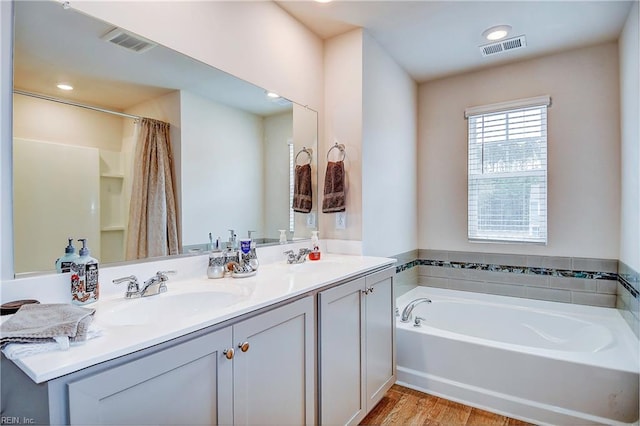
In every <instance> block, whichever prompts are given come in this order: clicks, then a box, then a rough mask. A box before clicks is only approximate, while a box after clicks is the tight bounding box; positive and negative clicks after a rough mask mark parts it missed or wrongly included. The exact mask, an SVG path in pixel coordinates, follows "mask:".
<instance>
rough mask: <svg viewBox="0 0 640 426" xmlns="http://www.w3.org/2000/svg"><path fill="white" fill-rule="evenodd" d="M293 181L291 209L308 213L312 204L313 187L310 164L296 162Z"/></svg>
mask: <svg viewBox="0 0 640 426" xmlns="http://www.w3.org/2000/svg"><path fill="white" fill-rule="evenodd" d="M294 177H295V179H294V183H293V205H292V207H293V211H294V212H298V213H309V212H310V211H311V207H312V206H313V189H312V186H311V165H310V164H303V165H301V166H300V165H297V164H296V171H295V175H294Z"/></svg>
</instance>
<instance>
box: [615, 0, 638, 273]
mask: <svg viewBox="0 0 640 426" xmlns="http://www.w3.org/2000/svg"><path fill="white" fill-rule="evenodd" d="M638 9H639V7H638V2H635V4H634V5H633V8H632V9H631V12H630V13H629V17H628V18H627V22H626V24H625V27H624V30H623V32H622V35H621V36H620V41H619V47H620V97H621V98H620V102H621V104H620V105H621V117H620V118H621V126H620V129H621V150H622V164H621V167H622V191H621V192H622V193H621V207H620V214H621V216H620V260H621V261H623V262H624V263H626V264H627V265H628V266H630V267H631V268H633V269H635V270H636V271H640V124H639V117H640V106H639V103H640V101H639V99H640V84H639V82H638V79H639V78H640V77H639V76H640V60H639V58H638V57H639V56H640V55H639V52H640V42H639V40H640V32H639V30H638V26H639V21H640V16H639V15H640V12H639V10H638Z"/></svg>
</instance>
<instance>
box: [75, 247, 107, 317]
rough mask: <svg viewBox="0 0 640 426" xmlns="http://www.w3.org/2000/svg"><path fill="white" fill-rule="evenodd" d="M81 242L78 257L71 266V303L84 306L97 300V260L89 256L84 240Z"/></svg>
mask: <svg viewBox="0 0 640 426" xmlns="http://www.w3.org/2000/svg"><path fill="white" fill-rule="evenodd" d="M78 241H82V248H81V249H80V257H78V259H77V260H76V261H75V262H74V263H73V265H72V266H71V272H72V274H71V301H72V302H73V303H74V304H76V305H86V304H88V303H93V302H96V301H97V300H98V297H99V295H100V292H99V287H100V284H99V282H98V260H97V259H94V258H93V257H91V256H89V248H88V247H87V240H86V238H79V239H78Z"/></svg>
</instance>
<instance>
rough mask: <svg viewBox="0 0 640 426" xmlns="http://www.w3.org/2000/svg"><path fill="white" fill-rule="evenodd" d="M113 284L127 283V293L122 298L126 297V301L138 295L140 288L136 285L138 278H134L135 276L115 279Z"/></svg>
mask: <svg viewBox="0 0 640 426" xmlns="http://www.w3.org/2000/svg"><path fill="white" fill-rule="evenodd" d="M113 283H114V284H121V283H129V285H128V286H127V292H126V293H125V295H124V297H126V298H127V299H131V298H133V297H137V296H139V295H140V286H139V285H138V278H136V276H135V275H129V276H127V277H122V278H116V279H115V280H113Z"/></svg>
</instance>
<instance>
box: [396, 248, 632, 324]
mask: <svg viewBox="0 0 640 426" xmlns="http://www.w3.org/2000/svg"><path fill="white" fill-rule="evenodd" d="M414 252H415V251H414ZM414 252H407V253H403V254H401V255H398V256H395V257H397V258H398V262H397V267H396V277H397V281H398V283H397V285H396V296H397V295H399V294H402V293H404V292H405V291H407V290H409V289H410V288H412V287H414V286H415V285H423V286H430V287H440V288H447V289H451V290H463V291H474V292H478V293H489V294H497V295H501V296H513V297H525V298H530V299H540V300H548V301H555V302H565V303H575V304H581V305H592V306H602V307H610V308H615V307H617V308H618V309H620V311H621V314H622V315H623V317H624V318H625V320H626V321H627V322H628V323H629V325H630V326H631V328H632V329H633V331H634V333H635V334H636V335H637V336H638V335H640V332H639V328H640V326H639V324H640V320H639V318H640V312H639V309H640V305H639V301H640V293H639V291H638V289H639V281H640V280H639V275H638V272H637V271H634V270H632V269H631V268H629V267H628V266H626V265H625V264H624V263H622V262H618V260H616V259H590V258H579V257H554V256H527V255H508V254H493V253H478V252H458V251H442V250H418V251H417V255H416V256H415V257H411V254H414ZM412 280H413V281H412Z"/></svg>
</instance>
